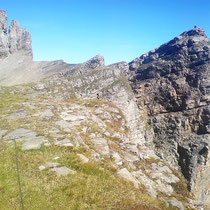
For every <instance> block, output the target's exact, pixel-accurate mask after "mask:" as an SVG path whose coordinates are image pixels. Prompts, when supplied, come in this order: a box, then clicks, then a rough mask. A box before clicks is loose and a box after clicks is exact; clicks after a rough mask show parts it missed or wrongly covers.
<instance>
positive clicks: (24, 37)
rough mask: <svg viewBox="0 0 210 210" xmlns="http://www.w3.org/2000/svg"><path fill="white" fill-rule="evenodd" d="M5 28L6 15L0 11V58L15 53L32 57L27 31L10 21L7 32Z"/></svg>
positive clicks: (6, 24)
mask: <svg viewBox="0 0 210 210" xmlns="http://www.w3.org/2000/svg"><path fill="white" fill-rule="evenodd" d="M7 26H8V21H7V14H6V12H5V11H4V10H0V58H5V57H7V56H9V54H12V53H14V52H17V51H22V53H24V54H25V55H27V56H31V57H32V56H33V54H32V46H31V35H30V33H29V32H28V31H27V29H22V28H21V27H20V24H19V23H18V22H17V21H16V20H13V21H12V23H11V25H10V26H9V30H8V28H7Z"/></svg>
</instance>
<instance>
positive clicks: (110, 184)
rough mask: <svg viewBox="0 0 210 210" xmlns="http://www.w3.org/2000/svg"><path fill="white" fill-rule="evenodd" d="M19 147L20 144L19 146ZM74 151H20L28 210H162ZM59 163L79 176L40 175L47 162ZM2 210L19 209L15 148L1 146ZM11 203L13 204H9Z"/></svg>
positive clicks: (145, 196) (9, 145)
mask: <svg viewBox="0 0 210 210" xmlns="http://www.w3.org/2000/svg"><path fill="white" fill-rule="evenodd" d="M18 146H20V143H18ZM76 153H77V151H76V150H74V149H73V148H62V147H56V146H52V147H50V148H42V150H39V151H35V150H32V151H25V152H23V151H21V150H19V163H20V174H21V183H22V191H23V199H24V204H25V209H136V208H137V207H141V208H140V209H161V208H162V207H164V204H163V203H162V202H160V201H158V200H155V199H153V198H151V197H149V196H148V195H146V194H144V193H142V192H141V191H139V190H136V189H135V188H134V187H133V185H132V184H131V183H128V182H126V181H124V180H121V179H119V178H118V177H116V176H115V175H114V173H113V172H112V171H111V170H108V169H107V168H105V170H100V169H99V165H97V164H95V163H91V162H90V163H86V164H82V163H81V161H80V160H79V158H78V157H77V155H76ZM55 156H59V157H60V159H58V160H57V161H58V162H60V163H61V164H63V165H66V166H67V167H69V168H71V169H74V170H76V171H77V174H74V175H68V176H63V177H57V176H56V175H55V174H54V173H53V172H51V171H49V170H44V171H39V169H38V167H39V166H40V165H41V164H43V163H44V162H45V161H52V160H53V157H55ZM0 162H1V167H0V174H1V176H0V209H20V200H19V193H18V185H17V173H16V165H15V151H14V145H13V144H8V143H4V142H0ZM8 201H10V202H8Z"/></svg>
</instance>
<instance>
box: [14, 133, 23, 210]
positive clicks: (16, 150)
mask: <svg viewBox="0 0 210 210" xmlns="http://www.w3.org/2000/svg"><path fill="white" fill-rule="evenodd" d="M13 141H14V143H15V155H16V167H17V175H18V186H19V193H20V202H21V206H22V210H24V203H23V195H22V190H21V182H20V170H19V164H18V149H17V145H16V136H13Z"/></svg>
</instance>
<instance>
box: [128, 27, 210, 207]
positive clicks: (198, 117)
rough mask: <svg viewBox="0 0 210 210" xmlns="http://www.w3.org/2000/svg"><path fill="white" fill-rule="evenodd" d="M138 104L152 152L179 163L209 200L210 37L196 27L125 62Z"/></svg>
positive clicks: (202, 196) (200, 194)
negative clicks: (151, 139) (145, 118)
mask: <svg viewBox="0 0 210 210" xmlns="http://www.w3.org/2000/svg"><path fill="white" fill-rule="evenodd" d="M129 68H130V70H131V71H133V73H134V76H133V78H132V79H131V85H132V88H133V90H134V93H135V95H136V98H137V103H138V107H139V108H140V109H144V110H147V115H148V123H149V124H150V125H151V126H152V128H153V129H154V133H155V135H154V143H155V145H156V154H158V156H159V157H161V158H163V159H165V160H167V161H168V162H169V163H170V164H173V165H174V166H175V167H177V168H178V167H180V168H181V170H182V172H183V174H184V176H185V178H186V179H187V180H188V181H189V188H190V189H191V191H192V192H194V193H195V194H196V196H197V197H199V199H200V200H202V201H203V202H204V203H209V202H210V196H209V195H210V192H209V186H210V181H209V180H210V177H209V174H210V167H209V161H210V160H209V146H210V135H209V134H210V130H209V119H210V118H209V117H210V107H209V102H210V100H209V99H210V94H209V93H210V80H209V78H210V39H208V38H207V36H206V35H205V33H204V30H203V29H201V28H198V27H196V26H195V28H194V29H192V30H190V31H187V32H184V33H183V34H181V35H180V36H178V37H176V38H174V39H173V40H171V41H170V42H168V43H165V44H163V45H162V46H160V47H159V48H157V49H154V50H152V51H150V52H148V53H146V54H144V55H142V56H141V57H139V58H136V59H135V60H133V61H132V62H131V63H129Z"/></svg>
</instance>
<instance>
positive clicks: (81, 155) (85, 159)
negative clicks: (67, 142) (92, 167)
mask: <svg viewBox="0 0 210 210" xmlns="http://www.w3.org/2000/svg"><path fill="white" fill-rule="evenodd" d="M77 156H78V157H79V158H80V159H81V161H82V162H83V163H88V162H89V159H88V158H87V157H86V156H84V155H83V154H77Z"/></svg>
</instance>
